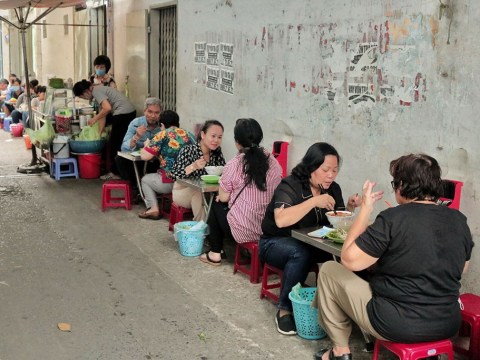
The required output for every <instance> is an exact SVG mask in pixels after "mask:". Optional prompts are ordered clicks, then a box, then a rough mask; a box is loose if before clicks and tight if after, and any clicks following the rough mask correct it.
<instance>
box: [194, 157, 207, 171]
mask: <svg viewBox="0 0 480 360" xmlns="http://www.w3.org/2000/svg"><path fill="white" fill-rule="evenodd" d="M206 165H207V162H206V161H205V159H204V158H203V157H201V158H200V159H198V160H196V161H194V163H193V167H194V168H195V170H200V169H203V168H204V167H205V166H206Z"/></svg>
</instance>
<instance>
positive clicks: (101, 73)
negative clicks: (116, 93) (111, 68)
mask: <svg viewBox="0 0 480 360" xmlns="http://www.w3.org/2000/svg"><path fill="white" fill-rule="evenodd" d="M105 73H106V71H105V70H104V69H95V74H97V76H103V75H105Z"/></svg>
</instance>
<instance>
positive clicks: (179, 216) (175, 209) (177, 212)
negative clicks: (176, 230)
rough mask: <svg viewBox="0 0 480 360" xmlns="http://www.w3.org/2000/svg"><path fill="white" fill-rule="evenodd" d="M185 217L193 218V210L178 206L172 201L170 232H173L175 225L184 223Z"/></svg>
mask: <svg viewBox="0 0 480 360" xmlns="http://www.w3.org/2000/svg"><path fill="white" fill-rule="evenodd" d="M185 215H191V216H192V217H193V212H192V209H187V208H184V207H181V206H178V205H177V204H175V203H174V202H173V201H172V205H171V206H170V221H169V222H168V230H170V231H173V225H175V224H176V223H178V222H181V221H183V220H184V217H185Z"/></svg>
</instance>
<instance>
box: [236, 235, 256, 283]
mask: <svg viewBox="0 0 480 360" xmlns="http://www.w3.org/2000/svg"><path fill="white" fill-rule="evenodd" d="M241 249H246V250H247V251H248V252H249V253H250V261H249V262H242V261H241V256H240V250H241ZM248 264H250V266H246V265H248ZM237 271H240V272H242V273H244V274H247V275H249V276H250V282H251V283H252V284H258V283H259V282H260V259H259V258H258V242H257V241H252V242H247V243H242V244H239V243H237V246H236V249H235V264H234V265H233V273H234V274H236V273H237Z"/></svg>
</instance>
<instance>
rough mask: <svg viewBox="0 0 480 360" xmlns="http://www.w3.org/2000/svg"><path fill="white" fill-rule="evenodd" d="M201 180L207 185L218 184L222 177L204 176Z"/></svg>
mask: <svg viewBox="0 0 480 360" xmlns="http://www.w3.org/2000/svg"><path fill="white" fill-rule="evenodd" d="M200 178H201V179H202V181H203V182H205V183H207V184H218V181H219V180H220V176H218V175H202V176H201V177H200Z"/></svg>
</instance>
